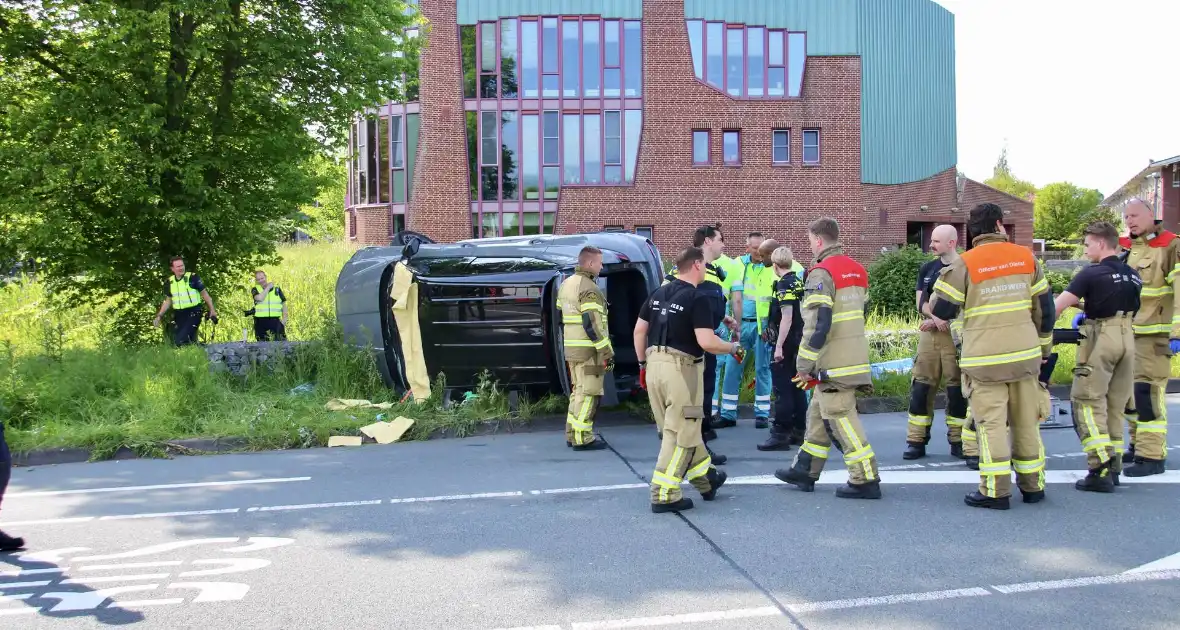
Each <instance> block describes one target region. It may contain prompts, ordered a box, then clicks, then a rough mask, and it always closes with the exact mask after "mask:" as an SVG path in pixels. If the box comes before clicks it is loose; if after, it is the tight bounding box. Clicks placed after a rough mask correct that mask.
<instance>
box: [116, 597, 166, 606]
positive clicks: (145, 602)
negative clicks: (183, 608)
mask: <svg viewBox="0 0 1180 630" xmlns="http://www.w3.org/2000/svg"><path fill="white" fill-rule="evenodd" d="M183 603H184V598H183V597H172V598H170V599H135V600H128V601H125V602H118V601H115V602H111V604H110V605H109V606H107V608H131V607H133V606H134V607H135V608H142V607H144V606H171V605H173V604H183Z"/></svg>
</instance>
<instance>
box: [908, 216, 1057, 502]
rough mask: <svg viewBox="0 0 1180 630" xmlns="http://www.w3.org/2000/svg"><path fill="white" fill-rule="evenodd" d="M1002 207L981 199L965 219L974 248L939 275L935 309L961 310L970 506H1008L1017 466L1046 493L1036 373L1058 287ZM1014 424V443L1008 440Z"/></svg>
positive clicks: (1026, 483) (944, 313)
mask: <svg viewBox="0 0 1180 630" xmlns="http://www.w3.org/2000/svg"><path fill="white" fill-rule="evenodd" d="M1003 219H1004V211H1003V209H1001V208H1000V207H999V206H997V205H995V204H992V203H984V204H980V205H979V206H976V207H975V209H973V210H972V211H971V216H970V219H969V223H968V229H969V232H970V233H971V234H972V235H973V238H972V241H971V244H972V248H971V249H969V250H967V251H966V252H964V253H963V255H962V256H960V257H959V259H958V260H957V261H955V262H953V263H951V265H950V266H949V267H947V268H946V269H944V270H943V271H942V274H941V275H940V277H939V278H938V280H936V281H935V282H934V287H933V288H934V298H933V300H934V303H933V304H932V305H931V308H930V312H931V313H932V314H933V315H934V316H935V317H937V318H939V319H942V320H945V321H950V320H951V319H953V318H954V317H955V316H957V315H959V314H960V313H959V312H960V310H961V311H962V316H963V332H962V351H961V356H960V359H959V367H960V369H961V370H962V371H963V373H964V375H965V376H964V378H963V382H964V392H965V393H966V395H967V396H968V397H969V398H970V399H971V411H972V414H973V415H974V418H975V424H976V427H977V434H978V438H979V475H980V482H979V490H978V491H976V492H972V493H971V494H968V495H967V496H966V497H964V502H966V503H967V505H970V506H972V507H982V508H992V509H998V510H1006V509H1008V507H1009V505H1008V503H1009V497H1010V496H1011V494H1012V470H1013V468H1015V470H1016V481H1017V484H1018V485H1019V486H1020V491H1021V494H1022V495H1023V499H1024V502H1025V503H1036V502H1038V501H1040V500H1042V499H1044V498H1045V455H1044V453H1045V451H1044V447H1043V446H1042V444H1041V433H1040V428H1039V426H1038V415H1039V414H1040V413H1041V410H1042V400H1043V398H1042V396H1041V390H1040V387H1039V385H1038V384H1037V378H1038V375H1039V373H1040V371H1041V366H1042V363H1043V362H1044V361H1046V360H1047V359H1048V356H1049V353H1050V351H1051V350H1052V347H1051V345H1050V342H1051V341H1052V335H1053V323H1054V321H1055V318H1054V316H1053V314H1054V307H1053V292H1052V291H1050V290H1049V282H1048V281H1047V280H1046V279H1045V274H1044V272H1043V271H1042V270H1041V265H1040V264H1039V263H1038V262H1037V260H1036V259H1035V258H1033V255H1032V252H1031V251H1029V249H1028V248H1027V247H1021V246H1020V245H1016V244H1015V243H1010V242H1009V241H1008V238H1007V236H1006V235H1005V233H1004V226H1003ZM1009 426H1010V427H1011V431H1010V433H1011V447H1009Z"/></svg>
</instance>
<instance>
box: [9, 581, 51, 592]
mask: <svg viewBox="0 0 1180 630" xmlns="http://www.w3.org/2000/svg"><path fill="white" fill-rule="evenodd" d="M50 584H53V581H52V580H46V581H44V582H9V583H8V584H0V591H7V590H9V589H14V588H37V587H39V586H49V585H50Z"/></svg>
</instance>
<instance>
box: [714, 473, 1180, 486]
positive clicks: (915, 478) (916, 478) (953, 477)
mask: <svg viewBox="0 0 1180 630" xmlns="http://www.w3.org/2000/svg"><path fill="white" fill-rule="evenodd" d="M1085 476H1086V471H1084V470H1046V471H1045V483H1047V484H1059V483H1073V482H1075V481H1077V480H1078V479H1081V478H1083V477H1085ZM1121 479H1122V483H1124V484H1138V483H1142V484H1155V483H1162V484H1174V483H1180V470H1169V471H1167V472H1165V473H1164V474H1162V475H1151V476H1150V477H1126V476H1123V477H1121ZM846 481H848V474H847V473H846V472H845V471H843V470H830V471H827V472H824V473H823V474H822V475H820V478H819V481H817V482H816V483H817V484H821V485H829V484H843V483H844V482H846ZM881 483H883V484H885V485H949V484H960V483H961V484H977V483H979V473H978V472H976V471H974V470H924V471H923V470H899V471H893V472H890V473H889V474H888V475H884V474H883V475H881ZM776 484H777V485H783V486H785V485H788V484H785V483H783V482H782V481H779V480H778V479H777V478H775V477H774V475H749V476H743V477H730V478H729V480H728V481H726V485H739V486H740V485H776Z"/></svg>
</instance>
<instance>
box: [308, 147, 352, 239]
mask: <svg viewBox="0 0 1180 630" xmlns="http://www.w3.org/2000/svg"><path fill="white" fill-rule="evenodd" d="M310 169H311V172H312V173H313V174H314V175H315V177H316V178H317V179H318V182H319V193H318V194H317V195H316V197H315V201H313V202H312V203H311V204H309V205H306V206H303V207H302V208H300V211H301V212H302V214H303V215H304V216H305V217H306V220H304V221H303V222H302V223H301V224H300V226H299V227H300V228H302V229H303V230H304V231H306V232H307V233H308V235H310V236H311V237H312V238H314V239H317V240H337V239H341V238H344V191H345V187H346V186H347V185H348V168H347V167H346V166H345V165H344V162H343V161H342V160H341V159H340V158H336V157H331V156H328V155H316V156H315V157H313V158H312V160H311V166H310Z"/></svg>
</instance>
